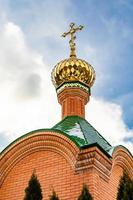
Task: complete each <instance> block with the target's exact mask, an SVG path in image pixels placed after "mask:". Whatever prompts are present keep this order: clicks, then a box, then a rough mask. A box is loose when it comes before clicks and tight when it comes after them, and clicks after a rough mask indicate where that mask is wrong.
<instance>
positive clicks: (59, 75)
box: [52, 23, 95, 118]
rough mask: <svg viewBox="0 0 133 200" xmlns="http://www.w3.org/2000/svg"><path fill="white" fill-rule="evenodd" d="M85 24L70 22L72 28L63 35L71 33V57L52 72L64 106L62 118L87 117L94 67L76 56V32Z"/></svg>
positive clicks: (58, 94)
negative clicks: (77, 25) (86, 108)
mask: <svg viewBox="0 0 133 200" xmlns="http://www.w3.org/2000/svg"><path fill="white" fill-rule="evenodd" d="M82 28H83V26H81V25H80V26H79V27H76V26H75V24H74V23H71V24H70V30H69V31H68V32H66V33H64V34H63V35H62V36H63V37H66V36H67V35H70V41H69V44H70V57H69V58H68V59H64V60H62V61H60V62H59V63H58V64H57V65H56V66H55V68H54V69H53V72H52V81H53V83H54V86H55V88H56V91H57V97H58V101H59V103H60V104H61V106H62V118H64V117H66V116H73V115H77V116H80V117H83V118H84V117H85V105H86V104H87V102H88V101H89V97H90V88H91V86H92V85H93V83H94V80H95V71H94V69H93V67H92V66H91V65H90V64H89V63H87V62H86V61H85V60H82V59H79V58H77V56H76V44H75V39H76V35H75V34H76V32H77V31H79V30H82Z"/></svg>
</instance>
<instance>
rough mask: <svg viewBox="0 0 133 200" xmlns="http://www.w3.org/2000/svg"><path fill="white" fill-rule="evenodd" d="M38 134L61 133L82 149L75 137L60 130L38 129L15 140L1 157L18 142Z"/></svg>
mask: <svg viewBox="0 0 133 200" xmlns="http://www.w3.org/2000/svg"><path fill="white" fill-rule="evenodd" d="M37 132H54V133H59V134H62V135H65V136H66V137H67V138H69V139H70V140H71V141H73V142H74V143H75V144H76V146H77V147H78V148H79V147H80V145H79V144H78V142H76V140H75V139H74V137H73V136H70V135H68V134H66V133H64V132H63V131H60V130H57V129H54V128H52V129H37V130H34V131H30V132H28V133H26V134H24V135H22V136H20V137H18V138H17V139H15V140H14V141H13V142H11V143H10V144H9V145H8V146H7V147H6V148H5V149H3V150H2V151H1V152H0V155H2V154H3V153H4V152H5V151H6V150H7V149H8V148H9V147H11V146H12V145H13V144H15V143H16V142H18V141H21V139H23V138H26V137H27V136H29V135H32V134H34V133H37Z"/></svg>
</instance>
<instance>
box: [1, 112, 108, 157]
mask: <svg viewBox="0 0 133 200" xmlns="http://www.w3.org/2000/svg"><path fill="white" fill-rule="evenodd" d="M48 131H52V132H56V133H58V134H63V135H65V136H66V137H68V138H69V139H70V140H72V141H73V142H74V143H75V144H76V145H77V146H78V147H79V148H89V147H91V146H97V147H98V148H100V149H101V150H103V152H104V153H105V154H106V155H107V156H111V153H110V150H111V148H112V146H111V145H110V144H109V143H108V142H107V141H106V140H105V139H104V138H103V137H102V136H101V135H100V133H99V132H98V131H97V130H96V129H95V128H94V127H93V126H91V124H90V123H89V122H87V121H86V120H85V119H83V118H81V117H79V116H67V117H65V118H64V119H63V120H61V121H60V122H59V123H58V124H56V125H55V126H53V127H52V128H51V129H39V130H34V131H31V132H29V133H26V134H24V135H22V136H21V137H19V138H17V139H16V140H15V141H13V142H12V143H10V144H9V145H8V146H7V147H6V148H5V149H4V150H3V151H2V152H0V155H1V154H2V153H3V152H4V151H5V150H6V149H8V148H9V147H10V146H12V145H13V144H14V143H16V142H17V141H19V140H21V139H22V138H26V137H27V136H29V135H34V133H37V132H48Z"/></svg>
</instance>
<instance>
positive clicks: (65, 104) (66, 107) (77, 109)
mask: <svg viewBox="0 0 133 200" xmlns="http://www.w3.org/2000/svg"><path fill="white" fill-rule="evenodd" d="M88 101H89V93H88V92H87V91H85V90H84V89H82V88H79V87H71V88H70V87H68V88H67V87H66V88H64V89H63V90H62V91H61V92H60V93H59V94H58V102H59V103H60V104H61V106H62V119H63V118H64V117H66V116H71V115H78V116H80V117H83V118H84V117H85V105H86V104H87V102H88Z"/></svg>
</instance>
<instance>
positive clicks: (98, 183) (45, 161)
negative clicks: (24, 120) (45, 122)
mask: <svg viewBox="0 0 133 200" xmlns="http://www.w3.org/2000/svg"><path fill="white" fill-rule="evenodd" d="M34 169H35V170H36V174H37V176H38V179H39V181H40V183H41V186H42V190H43V196H44V198H43V200H47V199H48V196H49V195H50V194H51V192H52V189H53V188H54V189H55V191H56V192H57V194H58V195H59V197H60V199H62V200H70V199H71V200H76V199H77V197H78V195H79V194H80V192H81V189H82V184H83V183H86V184H88V186H89V190H90V193H91V194H92V196H93V197H94V200H107V199H108V200H114V199H115V198H116V194H117V186H118V182H119V179H120V176H121V175H122V173H123V169H126V170H128V172H130V176H131V178H133V174H132V173H133V172H132V169H133V159H132V156H131V155H130V154H129V153H128V151H126V149H124V148H122V147H120V148H117V149H116V150H114V153H113V157H112V158H109V157H107V156H106V155H104V153H102V152H101V150H99V149H98V148H97V147H91V148H87V149H83V150H79V149H78V147H77V146H76V145H75V144H74V143H73V142H72V141H71V140H70V139H69V138H67V137H66V136H64V135H61V134H58V133H53V132H45V133H43V132H42V133H40V132H37V133H34V135H29V136H27V137H25V138H22V139H21V140H19V141H17V142H16V143H15V144H13V145H12V146H10V147H9V148H8V149H7V150H6V151H5V152H3V154H2V156H1V159H0V174H1V177H0V200H9V199H10V200H14V199H23V196H24V189H25V188H26V186H27V184H28V180H29V179H30V176H31V174H32V172H33V170H34Z"/></svg>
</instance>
